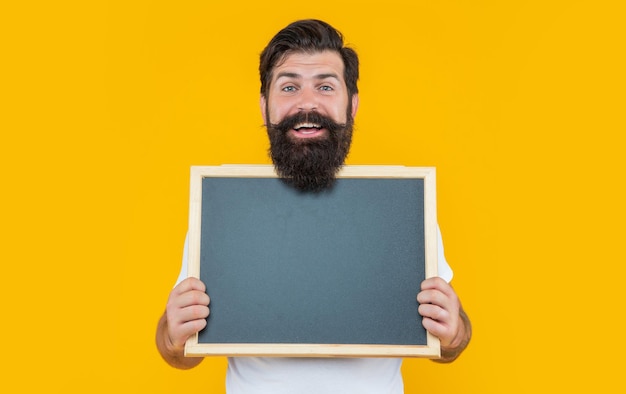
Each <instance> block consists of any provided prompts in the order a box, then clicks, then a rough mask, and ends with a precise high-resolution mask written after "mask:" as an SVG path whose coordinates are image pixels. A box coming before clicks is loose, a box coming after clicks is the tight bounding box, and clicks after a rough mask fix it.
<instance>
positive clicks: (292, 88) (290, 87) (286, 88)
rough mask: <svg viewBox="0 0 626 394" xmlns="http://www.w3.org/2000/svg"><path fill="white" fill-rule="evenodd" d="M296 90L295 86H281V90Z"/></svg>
mask: <svg viewBox="0 0 626 394" xmlns="http://www.w3.org/2000/svg"><path fill="white" fill-rule="evenodd" d="M295 90H296V87H295V86H285V87H284V88H283V92H294V91H295Z"/></svg>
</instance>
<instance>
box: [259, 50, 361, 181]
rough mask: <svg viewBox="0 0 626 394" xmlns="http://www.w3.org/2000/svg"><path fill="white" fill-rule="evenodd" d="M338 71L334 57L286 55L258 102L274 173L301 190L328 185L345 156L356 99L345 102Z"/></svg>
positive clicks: (333, 54)
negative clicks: (267, 138) (265, 92)
mask: <svg viewBox="0 0 626 394" xmlns="http://www.w3.org/2000/svg"><path fill="white" fill-rule="evenodd" d="M343 67H344V65H343V61H342V59H341V57H340V55H339V54H338V53H336V52H332V51H324V52H318V53H313V54H307V53H294V54H291V55H289V56H287V57H286V58H285V60H284V62H282V63H281V64H279V65H278V66H276V67H275V68H274V70H273V73H272V81H271V82H270V88H269V91H268V93H267V97H263V96H262V97H261V112H262V114H263V120H264V121H265V124H266V125H267V130H268V135H269V138H270V155H271V156H272V160H273V161H274V165H275V167H276V170H277V172H278V174H279V175H280V176H281V177H282V178H284V179H285V180H287V181H288V182H290V183H291V184H293V185H294V186H296V187H297V188H299V189H301V190H309V191H319V190H322V189H325V188H327V187H329V186H331V185H332V183H333V181H334V179H335V175H336V173H337V171H339V169H340V168H341V166H342V165H343V163H344V160H345V158H346V156H347V154H348V151H349V148H350V142H351V137H352V123H353V118H354V115H355V114H356V110H357V107H358V96H357V95H354V96H353V97H351V98H349V97H348V92H347V88H346V83H345V81H344V78H343V71H344V70H343ZM348 104H350V105H348Z"/></svg>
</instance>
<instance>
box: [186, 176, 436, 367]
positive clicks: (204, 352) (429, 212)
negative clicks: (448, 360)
mask: <svg viewBox="0 0 626 394" xmlns="http://www.w3.org/2000/svg"><path fill="white" fill-rule="evenodd" d="M207 177H208V178H277V175H276V173H275V171H274V168H273V166H271V165H223V166H194V167H192V168H191V181H190V207H189V251H188V262H187V264H188V275H189V276H192V277H196V278H200V273H201V269H202V267H201V262H200V261H201V229H202V223H201V222H202V219H201V218H202V211H203V207H202V193H203V192H202V190H203V189H202V182H203V179H204V178H207ZM343 178H348V179H421V180H423V185H424V189H423V190H424V195H423V201H424V244H423V247H424V253H425V267H424V275H425V277H426V278H429V277H433V276H436V275H437V217H436V181H435V169H434V168H432V167H404V166H344V167H343V169H342V170H341V171H340V173H339V174H338V179H343ZM208 293H209V294H211V290H210V289H209V290H208ZM212 302H214V300H213V299H212ZM415 309H416V312H415V313H416V314H417V304H416V305H415ZM211 317H213V315H211V316H210V318H211ZM210 327H211V320H209V325H208V327H207V329H210ZM425 335H426V344H419V345H416V344H370V343H358V344H354V343H280V341H277V342H278V343H201V342H199V335H198V334H196V335H193V336H192V337H191V338H189V340H188V341H187V343H186V346H185V355H186V356H211V355H222V356H277V357H278V356H280V357H425V358H438V357H440V345H439V340H438V339H437V338H436V337H435V336H433V335H431V334H430V333H428V332H426V334H425Z"/></svg>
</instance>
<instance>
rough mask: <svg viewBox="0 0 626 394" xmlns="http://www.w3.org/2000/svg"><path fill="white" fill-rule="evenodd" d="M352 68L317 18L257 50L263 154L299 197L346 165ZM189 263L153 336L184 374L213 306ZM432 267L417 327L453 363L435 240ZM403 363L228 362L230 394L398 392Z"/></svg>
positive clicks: (454, 320) (455, 334)
mask: <svg viewBox="0 0 626 394" xmlns="http://www.w3.org/2000/svg"><path fill="white" fill-rule="evenodd" d="M358 69H359V62H358V56H357V54H356V52H355V51H354V50H352V49H350V48H348V47H345V46H344V42H343V37H342V35H341V33H339V32H338V31H337V30H336V29H335V28H333V27H332V26H330V25H329V24H327V23H325V22H322V21H319V20H302V21H296V22H294V23H292V24H290V25H289V26H287V27H285V28H284V29H282V30H281V31H280V32H278V34H276V36H274V37H273V38H272V40H271V41H270V42H269V44H268V45H267V47H266V48H265V49H264V50H263V52H262V53H261V59H260V66H259V72H260V77H261V100H260V105H261V112H262V115H263V119H264V122H265V124H266V126H267V132H268V136H269V141H270V149H269V154H270V156H271V158H272V161H273V163H274V166H275V168H276V171H277V173H278V174H279V176H280V177H281V178H282V179H283V180H284V181H285V182H287V183H288V184H290V185H292V186H293V187H295V188H297V189H298V190H301V191H302V192H305V193H311V192H313V193H315V192H323V191H324V190H327V189H329V188H331V187H332V186H333V183H334V180H335V176H336V174H337V172H338V171H339V170H340V169H341V167H342V165H343V164H344V161H345V159H346V156H347V155H348V152H349V149H350V143H351V139H352V130H353V123H354V116H355V115H356V112H357V109H358V103H359V99H358V89H357V80H358V77H359V71H358ZM251 258H254V256H251ZM185 261H186V259H185V257H183V268H182V271H181V275H180V277H179V278H180V279H179V283H178V284H177V285H176V286H175V287H174V289H173V290H172V291H171V292H170V296H169V299H168V303H167V307H166V311H165V313H164V314H163V316H162V317H161V319H160V321H159V324H158V327H157V338H156V340H157V347H158V349H159V352H160V353H161V355H162V356H163V358H164V359H165V360H166V361H167V362H168V363H169V364H170V365H172V366H174V367H176V368H181V369H188V368H192V367H195V366H196V365H198V364H199V363H200V362H201V361H202V360H203V358H201V357H185V356H184V345H185V342H186V341H187V339H188V338H189V337H190V336H191V335H195V334H196V333H197V332H199V331H200V330H202V329H203V328H205V327H206V324H207V320H206V319H207V317H208V315H209V303H210V298H209V296H208V294H207V289H206V287H205V285H204V283H202V282H201V281H200V280H199V279H197V278H186V275H185V271H184V270H185V264H184V262H185ZM438 264H439V272H445V273H448V274H447V275H446V276H445V277H437V278H429V279H426V280H425V281H423V282H422V284H421V291H420V293H419V294H418V295H417V301H418V303H419V304H420V306H419V313H420V315H422V317H423V320H422V324H423V325H424V327H425V328H426V330H428V331H429V332H430V333H431V334H433V335H435V336H436V337H438V338H439V341H440V344H441V353H442V358H441V359H439V360H437V361H440V362H451V361H453V360H455V359H456V358H457V357H458V356H459V354H461V352H462V351H463V350H464V349H465V348H466V346H467V344H468V342H469V340H470V337H471V325H470V322H469V319H468V318H467V315H466V314H465V312H464V311H463V308H462V307H461V303H460V301H459V299H458V297H457V295H456V293H455V291H454V290H453V289H452V287H451V286H450V284H449V283H448V282H449V280H450V279H451V277H452V276H451V270H450V267H449V266H448V264H447V262H446V260H445V258H444V256H443V248H442V246H441V240H439V256H438ZM184 278H186V279H184ZM209 291H210V289H209ZM401 363H402V360H401V359H399V358H377V359H366V358H353V359H329V358H324V359H319V358H281V357H230V358H229V359H228V371H227V375H226V392H227V393H228V394H247V393H289V394H292V393H299V394H302V393H315V394H323V393H343V394H346V393H359V394H363V393H394V394H400V393H402V392H403V390H404V388H403V380H402V375H401V371H400V367H401Z"/></svg>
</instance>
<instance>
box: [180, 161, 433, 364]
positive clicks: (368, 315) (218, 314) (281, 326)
mask: <svg viewBox="0 0 626 394" xmlns="http://www.w3.org/2000/svg"><path fill="white" fill-rule="evenodd" d="M434 177H435V170H434V169H433V168H424V167H401V166H345V167H344V168H343V169H342V171H341V172H340V174H339V176H338V179H337V182H336V183H335V185H334V186H333V188H332V189H330V190H328V191H324V192H321V193H302V192H299V191H297V190H295V189H293V188H292V187H290V186H289V185H287V184H285V183H284V182H283V181H282V180H280V179H279V178H277V176H276V175H275V172H274V170H273V167H272V166H258V165H257V166H215V167H192V175H191V183H190V184H191V188H190V194H191V197H190V227H189V232H190V233H189V241H190V243H189V261H188V272H189V275H191V276H195V277H198V278H200V279H201V280H202V281H203V282H204V283H205V284H206V286H207V292H208V294H209V295H210V297H211V305H210V308H211V314H210V316H209V318H208V322H207V328H206V329H204V330H202V331H201V332H200V333H198V334H197V335H195V336H193V337H192V338H190V340H189V341H188V342H187V344H186V349H185V350H186V355H188V356H193V355H195V356H198V355H203V356H206V355H230V356H244V355H246V356H248V355H250V356H252V355H259V356H289V357H297V356H302V357H306V356H308V357H371V356H374V357H375V356H388V357H411V356H413V357H419V356H422V357H438V355H439V343H438V341H437V339H436V338H435V337H433V336H432V335H430V334H429V333H427V332H426V330H425V329H424V328H423V327H422V325H421V317H420V316H419V315H418V313H417V306H418V305H417V301H416V299H415V297H416V295H417V293H418V292H419V286H420V283H421V281H422V280H423V279H424V278H426V277H431V276H435V275H436V268H437V253H436V250H437V245H436V207H435V200H436V199H435V179H434Z"/></svg>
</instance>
